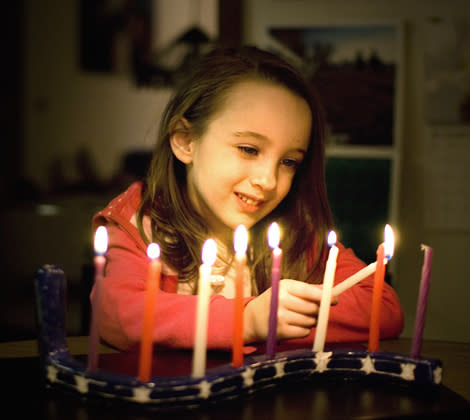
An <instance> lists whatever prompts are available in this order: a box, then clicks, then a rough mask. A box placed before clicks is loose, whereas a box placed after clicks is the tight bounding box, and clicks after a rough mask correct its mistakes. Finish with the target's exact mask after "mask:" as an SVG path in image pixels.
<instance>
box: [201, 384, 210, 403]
mask: <svg viewBox="0 0 470 420" xmlns="http://www.w3.org/2000/svg"><path fill="white" fill-rule="evenodd" d="M210 395H211V384H210V383H209V382H207V381H202V382H200V383H199V396H200V397H201V398H204V399H207V398H209V396H210Z"/></svg>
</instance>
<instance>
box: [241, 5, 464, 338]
mask: <svg viewBox="0 0 470 420" xmlns="http://www.w3.org/2000/svg"><path fill="white" fill-rule="evenodd" d="M244 5H245V15H244V34H245V42H250V43H251V42H254V41H259V40H261V44H260V45H261V46H263V40H265V39H266V38H265V36H266V35H265V33H264V28H265V27H266V25H267V24H278V25H283V26H288V25H289V24H292V25H304V26H307V25H308V24H310V23H334V22H339V23H341V22H343V23H344V22H351V21H352V22H355V23H360V22H364V21H387V20H395V21H396V20H398V21H401V22H403V23H404V26H405V34H404V35H405V36H404V44H405V45H404V48H405V50H404V51H405V60H404V90H403V94H404V98H403V99H404V105H403V106H404V109H403V111H404V112H403V114H404V121H403V144H402V162H401V168H402V173H401V180H402V181H401V184H400V192H399V197H400V198H399V203H398V226H396V228H397V231H398V233H399V241H398V244H397V245H398V246H397V250H396V251H397V253H396V257H395V267H394V268H395V271H396V276H395V277H396V278H395V283H394V285H395V288H396V290H397V292H398V293H399V296H400V298H401V300H402V303H403V307H404V311H405V316H406V326H405V331H404V334H403V336H408V337H409V336H412V334H413V326H414V317H415V308H416V301H417V294H418V287H419V280H420V269H421V264H422V258H423V255H422V252H421V251H420V244H421V243H426V244H427V245H429V246H432V247H433V248H434V259H433V272H432V283H431V289H430V294H429V300H428V311H427V318H426V329H425V337H426V338H429V339H441V340H450V341H465V342H469V341H470V306H469V305H468V300H469V298H470V284H469V282H468V281H467V279H466V278H467V274H466V268H467V267H466V262H467V258H468V255H470V223H469V224H468V225H467V228H465V227H464V228H462V229H442V228H437V227H436V228H435V227H432V226H430V225H429V224H427V223H425V222H424V218H425V216H426V212H427V210H428V209H427V208H425V205H431V206H432V205H433V201H432V198H431V200H429V196H428V198H427V199H426V198H425V196H424V192H425V190H430V192H431V195H432V194H433V192H434V193H437V189H436V186H435V185H429V184H428V182H429V181H428V180H427V179H426V178H425V169H426V168H432V167H433V166H435V165H437V164H439V165H440V167H441V168H442V176H443V177H444V178H445V177H446V176H447V174H448V173H451V171H450V169H451V168H452V164H453V162H451V161H448V162H442V161H441V160H440V158H439V157H438V156H434V157H431V156H429V153H426V151H427V148H428V147H429V137H428V131H427V130H428V129H429V127H428V126H426V124H425V122H424V115H423V112H424V111H423V108H424V105H425V104H424V98H423V89H424V85H423V84H424V82H423V74H424V69H423V42H424V37H425V35H426V33H425V32H424V31H425V22H426V21H427V18H429V17H436V16H437V17H443V18H447V17H459V16H467V17H469V18H470V4H469V2H468V1H466V0H414V1H408V0H395V1H388V0H355V1H350V0H328V1H307V0H296V1H283V0H246V1H245V3H244ZM467 66H468V63H467ZM467 68H468V67H467ZM466 141H467V144H469V145H470V138H468V139H467V140H466ZM468 147H469V146H467V148H468ZM446 165H447V167H446ZM442 182H443V183H446V182H447V180H446V179H444V180H443V181H442ZM462 194H463V195H464V197H462V199H465V200H467V202H468V200H469V196H470V187H469V188H467V189H466V190H464V191H462ZM436 198H437V197H436ZM456 204H457V205H458V204H459V203H456Z"/></svg>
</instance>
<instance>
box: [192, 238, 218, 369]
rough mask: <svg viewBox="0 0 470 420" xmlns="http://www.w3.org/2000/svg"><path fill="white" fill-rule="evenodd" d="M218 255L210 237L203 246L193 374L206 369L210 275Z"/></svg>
mask: <svg viewBox="0 0 470 420" xmlns="http://www.w3.org/2000/svg"><path fill="white" fill-rule="evenodd" d="M216 256H217V245H216V243H215V241H214V240H213V239H208V240H207V241H206V242H204V245H203V247H202V264H201V266H200V268H199V284H198V298H197V308H196V331H195V335H194V350H193V372H192V374H193V376H194V377H202V376H204V372H205V370H206V348H207V321H208V316H209V297H210V281H211V280H210V276H211V271H212V266H213V265H214V263H215V259H216Z"/></svg>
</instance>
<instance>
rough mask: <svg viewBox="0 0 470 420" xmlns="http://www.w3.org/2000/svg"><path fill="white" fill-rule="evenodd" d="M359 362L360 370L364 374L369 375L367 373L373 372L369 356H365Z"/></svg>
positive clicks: (372, 363) (373, 368) (372, 364)
mask: <svg viewBox="0 0 470 420" xmlns="http://www.w3.org/2000/svg"><path fill="white" fill-rule="evenodd" d="M361 362H362V367H361V370H363V371H364V372H365V373H367V374H369V373H372V372H375V367H374V362H373V360H372V359H371V358H370V356H369V355H367V357H366V358H365V359H361Z"/></svg>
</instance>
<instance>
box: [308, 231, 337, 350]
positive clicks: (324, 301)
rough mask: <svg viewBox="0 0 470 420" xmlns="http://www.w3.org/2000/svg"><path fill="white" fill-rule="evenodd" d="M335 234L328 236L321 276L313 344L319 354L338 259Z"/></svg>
mask: <svg viewBox="0 0 470 420" xmlns="http://www.w3.org/2000/svg"><path fill="white" fill-rule="evenodd" d="M335 243H336V233H335V232H334V231H331V232H330V233H329V235H328V244H329V245H330V246H331V248H330V252H329V255H328V260H327V262H326V268H325V274H324V276H323V290H322V296H321V301H320V310H319V312H318V319H317V331H316V333H315V341H314V343H313V351H315V352H321V351H323V348H324V346H325V338H326V329H327V326H328V316H329V313H330V306H331V289H332V287H333V280H334V277H335V272H336V259H337V258H338V247H336V246H335Z"/></svg>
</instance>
